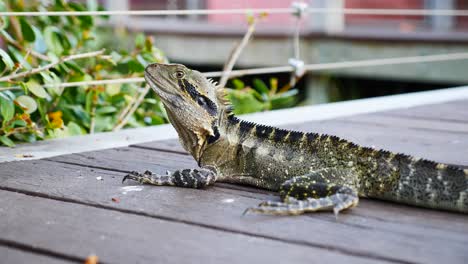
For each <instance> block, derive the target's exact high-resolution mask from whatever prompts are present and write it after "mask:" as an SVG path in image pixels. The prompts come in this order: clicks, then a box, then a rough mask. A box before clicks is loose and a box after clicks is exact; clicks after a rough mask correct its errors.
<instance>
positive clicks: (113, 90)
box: [106, 83, 122, 96]
mask: <svg viewBox="0 0 468 264" xmlns="http://www.w3.org/2000/svg"><path fill="white" fill-rule="evenodd" d="M121 86H122V85H121V84H119V83H115V84H108V85H106V93H107V94H108V95H110V96H114V95H117V94H119V93H120V87H121Z"/></svg>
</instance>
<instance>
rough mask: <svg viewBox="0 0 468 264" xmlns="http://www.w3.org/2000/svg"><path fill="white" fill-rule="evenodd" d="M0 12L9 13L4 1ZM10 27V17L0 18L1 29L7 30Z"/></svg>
mask: <svg viewBox="0 0 468 264" xmlns="http://www.w3.org/2000/svg"><path fill="white" fill-rule="evenodd" d="M0 12H8V10H7V8H6V5H5V2H4V1H1V2H0ZM9 25H10V20H9V19H8V17H5V16H2V17H0V29H5V28H7V27H8V26H9Z"/></svg>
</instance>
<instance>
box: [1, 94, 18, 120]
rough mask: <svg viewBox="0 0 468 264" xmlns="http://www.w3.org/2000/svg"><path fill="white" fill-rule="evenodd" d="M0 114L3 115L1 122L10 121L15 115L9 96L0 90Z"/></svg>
mask: <svg viewBox="0 0 468 264" xmlns="http://www.w3.org/2000/svg"><path fill="white" fill-rule="evenodd" d="M0 114H2V116H3V124H5V123H6V122H8V121H10V120H11V119H12V118H13V116H14V115H15V105H14V103H13V100H11V99H10V97H8V96H6V95H5V94H4V93H3V92H0Z"/></svg>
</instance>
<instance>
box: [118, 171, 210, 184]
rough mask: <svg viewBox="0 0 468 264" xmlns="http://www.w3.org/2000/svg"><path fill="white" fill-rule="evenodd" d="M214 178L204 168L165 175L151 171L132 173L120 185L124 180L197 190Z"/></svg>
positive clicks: (123, 180)
mask: <svg viewBox="0 0 468 264" xmlns="http://www.w3.org/2000/svg"><path fill="white" fill-rule="evenodd" d="M216 178H217V177H216V172H215V171H213V170H210V169H204V168H202V169H183V170H176V171H174V172H173V173H169V172H168V173H167V174H166V175H160V174H155V173H152V172H151V171H145V172H144V173H139V172H136V171H132V172H131V173H129V174H128V175H127V176H125V177H124V178H123V179H122V183H123V182H125V181H126V180H134V181H138V182H140V183H142V184H152V185H158V186H178V187H186V188H196V189H199V188H204V187H206V186H208V185H211V184H213V183H214V182H215V181H216Z"/></svg>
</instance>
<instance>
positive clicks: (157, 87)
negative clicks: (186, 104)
mask: <svg viewBox="0 0 468 264" xmlns="http://www.w3.org/2000/svg"><path fill="white" fill-rule="evenodd" d="M145 80H146V82H147V83H148V84H149V86H150V87H151V89H153V91H154V92H155V93H156V94H157V95H159V97H161V99H166V100H167V99H168V98H169V97H171V96H174V95H176V94H175V93H174V92H171V91H170V89H168V88H167V87H166V86H165V85H163V84H162V82H161V81H159V80H158V79H157V78H156V77H154V76H153V75H152V74H150V73H148V72H147V71H145Z"/></svg>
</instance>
